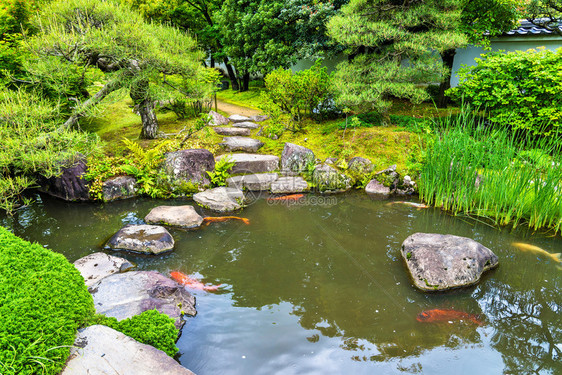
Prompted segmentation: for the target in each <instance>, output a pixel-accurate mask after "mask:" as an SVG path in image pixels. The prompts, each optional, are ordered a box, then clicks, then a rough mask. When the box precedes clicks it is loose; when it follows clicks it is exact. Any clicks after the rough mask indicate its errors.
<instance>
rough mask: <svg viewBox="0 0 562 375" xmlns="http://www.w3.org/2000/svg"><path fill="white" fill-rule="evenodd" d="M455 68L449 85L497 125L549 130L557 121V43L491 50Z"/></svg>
mask: <svg viewBox="0 0 562 375" xmlns="http://www.w3.org/2000/svg"><path fill="white" fill-rule="evenodd" d="M476 61H477V65H476V66H472V67H468V66H464V67H463V68H461V69H460V70H459V73H458V74H459V78H460V81H461V83H460V84H459V86H458V87H456V88H453V89H451V90H450V91H449V93H451V94H452V95H454V96H456V97H457V98H463V99H464V100H465V101H467V102H468V103H470V104H471V105H473V106H475V107H480V108H482V109H485V110H486V111H488V112H489V119H490V121H491V122H492V123H493V124H496V125H507V126H510V127H511V128H513V129H522V130H525V131H528V132H530V133H531V134H533V135H545V136H551V135H553V134H555V133H559V132H560V126H561V125H562V75H561V74H560V71H562V48H560V49H558V51H557V52H552V51H549V50H545V49H543V48H541V49H536V50H528V51H526V52H522V51H516V52H507V53H503V52H494V53H489V54H487V55H484V56H483V57H482V58H481V59H476Z"/></svg>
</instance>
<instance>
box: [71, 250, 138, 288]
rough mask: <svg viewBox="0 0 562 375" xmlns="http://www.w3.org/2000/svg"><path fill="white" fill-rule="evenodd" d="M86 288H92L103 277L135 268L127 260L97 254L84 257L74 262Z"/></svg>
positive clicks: (100, 253)
mask: <svg viewBox="0 0 562 375" xmlns="http://www.w3.org/2000/svg"><path fill="white" fill-rule="evenodd" d="M74 267H76V268H77V269H78V271H80V274H81V275H82V277H83V278H84V282H85V283H86V286H92V285H94V284H95V283H97V282H98V281H100V280H101V279H103V278H104V277H107V276H111V275H113V274H116V273H121V272H125V271H128V270H130V269H132V268H134V267H135V265H134V264H133V263H131V262H129V261H128V260H127V259H124V258H119V257H115V256H113V255H109V254H106V253H102V252H98V253H93V254H90V255H86V256H85V257H82V258H80V259H78V260H77V261H75V262H74Z"/></svg>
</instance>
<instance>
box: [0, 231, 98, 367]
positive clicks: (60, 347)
mask: <svg viewBox="0 0 562 375" xmlns="http://www.w3.org/2000/svg"><path fill="white" fill-rule="evenodd" d="M0 243H2V251H1V252H0V276H1V277H0V373H2V374H3V375H15V374H19V375H26V374H29V375H32V374H46V375H55V374H58V373H59V372H60V371H61V369H62V368H63V366H64V364H65V362H66V359H67V357H68V355H69V353H70V346H71V345H72V344H73V343H74V338H75V335H76V329H77V328H78V327H79V326H80V325H81V324H82V323H83V322H84V321H85V320H87V319H88V318H89V317H90V316H91V315H92V314H93V312H94V302H93V300H92V297H91V296H90V294H89V293H88V290H87V288H86V285H85V284H84V279H83V278H82V276H81V275H80V273H79V272H78V270H76V268H75V267H74V266H73V265H72V264H71V263H69V262H68V261H67V260H66V258H65V257H64V256H62V255H60V254H57V253H54V252H53V251H51V250H49V249H45V248H43V247H42V246H40V245H38V244H31V243H29V242H27V241H24V240H22V239H20V238H17V237H16V236H14V235H13V234H12V233H10V232H8V231H7V230H6V229H4V228H2V227H0Z"/></svg>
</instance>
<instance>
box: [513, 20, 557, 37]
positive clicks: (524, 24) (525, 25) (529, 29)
mask: <svg viewBox="0 0 562 375" xmlns="http://www.w3.org/2000/svg"><path fill="white" fill-rule="evenodd" d="M558 29H559V30H560V33H562V23H559V24H558ZM551 34H554V35H557V34H556V33H555V32H553V31H551V30H547V29H545V28H544V27H539V26H536V25H534V24H532V23H531V22H529V21H527V20H521V21H519V27H518V28H517V29H514V30H511V31H508V32H507V33H505V34H504V35H515V36H526V35H551Z"/></svg>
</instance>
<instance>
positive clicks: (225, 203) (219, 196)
mask: <svg viewBox="0 0 562 375" xmlns="http://www.w3.org/2000/svg"><path fill="white" fill-rule="evenodd" d="M193 200H194V201H195V202H197V204H199V205H200V206H203V207H205V208H208V209H211V210H214V211H219V212H228V211H236V210H239V209H241V208H242V204H244V193H243V192H242V190H240V189H236V188H230V187H228V188H227V187H217V188H214V189H209V190H205V191H203V192H201V193H197V194H195V195H193Z"/></svg>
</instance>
